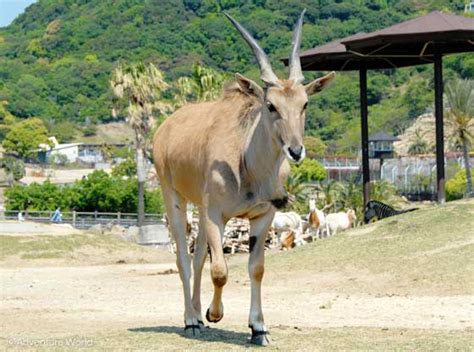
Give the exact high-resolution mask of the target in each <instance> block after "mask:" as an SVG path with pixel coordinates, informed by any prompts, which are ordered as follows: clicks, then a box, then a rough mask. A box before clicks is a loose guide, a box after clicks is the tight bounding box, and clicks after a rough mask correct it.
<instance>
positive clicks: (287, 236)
mask: <svg viewBox="0 0 474 352" xmlns="http://www.w3.org/2000/svg"><path fill="white" fill-rule="evenodd" d="M294 247H295V233H294V232H292V231H291V232H286V233H282V235H281V249H286V250H288V249H291V248H294Z"/></svg>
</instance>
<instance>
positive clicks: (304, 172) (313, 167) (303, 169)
mask: <svg viewBox="0 0 474 352" xmlns="http://www.w3.org/2000/svg"><path fill="white" fill-rule="evenodd" d="M291 173H292V174H294V175H295V176H298V177H300V178H301V181H304V182H314V181H322V180H324V179H325V178H326V169H324V166H322V165H321V164H320V163H319V162H318V161H316V160H312V159H305V160H304V161H303V162H302V163H301V164H299V165H293V166H292V167H291Z"/></svg>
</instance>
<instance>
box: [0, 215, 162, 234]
mask: <svg viewBox="0 0 474 352" xmlns="http://www.w3.org/2000/svg"><path fill="white" fill-rule="evenodd" d="M20 212H21V214H22V215H21V218H22V219H24V220H27V221H35V222H40V223H53V221H52V220H51V219H52V217H53V213H54V211H20V210H5V211H3V212H0V220H19V213H20ZM61 215H62V221H61V223H62V224H71V225H72V226H73V227H75V228H78V229H87V228H90V227H92V226H94V225H97V224H101V225H107V224H113V225H121V226H124V227H129V226H135V225H136V224H137V219H138V215H137V214H136V213H120V212H119V213H100V212H81V211H72V212H61ZM162 223H164V221H163V215H162V214H145V223H144V225H152V224H162Z"/></svg>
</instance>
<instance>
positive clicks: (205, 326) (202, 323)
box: [198, 320, 209, 330]
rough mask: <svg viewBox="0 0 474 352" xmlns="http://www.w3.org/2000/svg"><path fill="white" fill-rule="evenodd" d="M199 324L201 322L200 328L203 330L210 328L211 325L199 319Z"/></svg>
mask: <svg viewBox="0 0 474 352" xmlns="http://www.w3.org/2000/svg"><path fill="white" fill-rule="evenodd" d="M198 324H199V329H201V330H205V329H209V326H207V325H206V324H204V322H203V321H202V320H198Z"/></svg>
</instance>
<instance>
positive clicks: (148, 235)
mask: <svg viewBox="0 0 474 352" xmlns="http://www.w3.org/2000/svg"><path fill="white" fill-rule="evenodd" d="M138 243H139V244H143V245H155V246H158V247H165V248H167V247H169V245H170V244H171V242H170V236H169V232H168V228H167V227H166V226H165V225H163V224H157V225H145V226H142V227H140V229H139V235H138Z"/></svg>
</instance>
